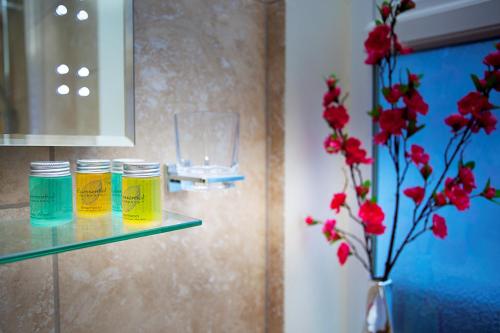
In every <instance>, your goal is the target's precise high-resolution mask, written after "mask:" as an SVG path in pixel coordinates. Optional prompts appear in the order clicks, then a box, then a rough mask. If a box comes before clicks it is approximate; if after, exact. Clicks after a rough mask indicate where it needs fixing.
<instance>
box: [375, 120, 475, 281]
mask: <svg viewBox="0 0 500 333" xmlns="http://www.w3.org/2000/svg"><path fill="white" fill-rule="evenodd" d="M472 125H473V124H472V123H471V124H469V126H468V127H467V128H466V129H465V130H464V131H463V133H462V137H461V138H460V141H459V143H458V144H457V146H456V147H455V150H454V151H453V154H452V155H451V158H450V159H449V160H448V162H447V163H446V164H445V167H444V169H443V171H442V173H441V176H440V177H439V180H438V181H437V182H436V185H435V186H434V189H433V191H432V192H431V195H430V196H429V197H428V198H427V201H426V203H425V205H424V206H423V208H422V210H421V211H420V214H419V215H418V217H417V219H415V218H413V225H412V227H411V229H410V231H409V232H408V233H407V235H406V237H405V239H404V241H403V242H402V244H401V246H400V247H399V249H398V250H397V251H396V255H395V256H394V259H393V260H392V262H391V263H390V264H389V266H388V267H386V272H385V274H384V276H388V275H389V274H390V272H391V270H392V268H393V267H394V265H395V264H396V261H397V260H398V258H399V256H400V255H401V253H402V252H403V250H404V248H405V246H406V245H407V244H408V243H409V240H410V239H411V238H412V237H413V232H414V231H415V229H416V228H417V226H418V224H419V223H420V222H421V221H422V219H423V217H424V216H427V218H426V221H428V219H429V217H430V214H431V213H432V200H433V197H432V194H434V193H435V192H436V191H437V189H438V188H439V187H440V186H441V184H442V182H443V180H444V178H445V177H446V175H447V173H448V170H449V168H450V166H451V164H452V163H453V161H454V159H455V158H456V156H457V155H458V153H459V152H460V150H461V149H462V148H463V145H464V143H465V142H466V141H467V140H468V139H469V138H470V135H471V131H470V130H471V127H472ZM426 213H427V214H426ZM424 214H426V215H424Z"/></svg>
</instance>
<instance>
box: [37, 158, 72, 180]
mask: <svg viewBox="0 0 500 333" xmlns="http://www.w3.org/2000/svg"><path fill="white" fill-rule="evenodd" d="M30 168H31V175H32V176H37V177H63V176H70V175H71V170H70V166H69V162H68V161H36V162H31V164H30Z"/></svg>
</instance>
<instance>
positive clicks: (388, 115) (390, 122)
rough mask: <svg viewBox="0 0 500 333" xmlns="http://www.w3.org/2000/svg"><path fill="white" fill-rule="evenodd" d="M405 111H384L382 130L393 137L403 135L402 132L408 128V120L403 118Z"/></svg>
mask: <svg viewBox="0 0 500 333" xmlns="http://www.w3.org/2000/svg"><path fill="white" fill-rule="evenodd" d="M403 116H404V110H403V109H392V110H387V111H382V113H381V114H380V119H379V122H380V128H381V129H382V130H383V131H385V132H387V133H390V134H393V135H401V134H403V132H402V130H403V129H404V128H406V120H405V119H404V118H403Z"/></svg>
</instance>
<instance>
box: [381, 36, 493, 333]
mask: <svg viewBox="0 0 500 333" xmlns="http://www.w3.org/2000/svg"><path fill="white" fill-rule="evenodd" d="M493 50H494V46H493V42H492V41H484V42H478V43H471V44H465V45H458V46H453V47H446V48H440V49H435V50H430V51H424V52H417V53H414V54H411V55H407V56H404V57H402V58H400V61H399V64H398V67H399V68H398V70H397V71H396V73H397V75H401V76H402V77H403V78H404V77H405V76H406V74H405V73H406V68H410V69H411V71H412V72H414V73H424V78H423V79H422V85H421V87H420V92H421V94H422V95H423V96H424V99H425V100H426V101H427V103H428V104H429V107H430V109H429V114H428V115H427V116H426V117H425V123H426V124H427V125H426V126H427V127H426V128H425V129H424V130H423V131H422V132H420V133H419V134H417V135H415V137H414V139H413V142H412V143H417V144H420V145H422V146H424V147H425V148H426V149H427V152H428V153H429V154H430V156H431V165H432V166H433V167H434V170H435V172H436V171H439V170H442V167H443V164H444V162H443V152H444V148H445V145H446V142H447V140H448V138H449V137H450V130H449V127H447V126H446V125H445V124H444V118H445V117H446V116H447V115H449V114H451V113H454V112H457V104H456V103H457V101H458V100H459V99H460V98H461V97H463V96H464V95H465V94H467V93H468V92H469V91H471V90H473V89H474V86H473V84H472V82H471V80H470V74H471V73H476V74H478V75H480V76H482V73H483V71H484V69H485V66H484V65H482V59H483V58H484V56H485V55H486V54H488V53H490V52H491V51H493ZM499 95H500V93H498V92H494V93H493V95H492V96H493V98H492V99H491V101H492V102H493V103H494V104H496V105H500V96H499ZM495 114H496V116H497V117H499V118H500V110H496V111H495ZM499 143H500V123H499V125H498V129H497V130H496V131H495V132H494V133H492V134H491V135H489V136H488V135H485V134H484V132H481V134H479V135H476V136H474V138H473V143H472V145H471V146H469V149H468V150H467V153H466V155H465V157H466V158H465V160H475V161H476V162H477V163H476V169H475V170H474V173H475V175H476V184H477V186H478V188H481V189H482V187H483V186H484V184H485V182H486V179H487V176H490V177H491V179H492V184H493V185H494V186H495V185H496V186H497V187H500V145H499ZM378 166H379V169H378V170H379V171H378V175H377V176H378V180H379V188H378V198H379V203H381V205H382V207H384V210H385V211H386V215H387V218H389V217H391V216H392V211H393V207H394V193H393V189H394V188H395V187H394V179H393V175H394V168H393V166H392V162H391V160H390V157H389V155H388V154H387V152H386V150H385V149H381V150H380V153H379V159H378ZM452 171H453V172H455V170H452ZM417 185H422V180H421V176H420V175H419V174H418V172H417V170H416V169H415V168H413V170H411V171H410V172H409V176H408V177H407V181H406V183H405V185H404V187H403V188H406V187H411V186H417ZM401 207H402V211H401V212H402V214H401V219H400V225H401V229H400V232H399V233H398V234H399V235H398V238H397V239H398V242H397V243H396V244H399V243H400V242H401V240H402V237H403V234H405V233H406V231H407V230H408V228H409V226H410V223H411V221H410V220H409V219H410V217H411V216H410V212H411V210H412V208H413V202H412V201H411V200H410V199H409V198H407V197H405V196H403V197H402V206H401ZM439 214H440V215H442V216H444V217H445V218H446V221H447V225H448V237H447V238H446V239H445V240H441V239H437V238H435V237H434V236H433V235H432V233H430V232H429V233H428V234H427V235H424V236H422V237H421V238H420V239H418V240H417V241H416V242H413V243H411V244H410V245H409V246H408V247H407V249H406V250H405V252H404V254H403V255H402V256H401V257H400V260H399V262H398V264H397V267H396V269H395V270H394V271H393V274H392V279H393V281H394V311H395V312H394V318H395V326H396V332H405V333H406V332H428V333H431V332H500V206H498V205H495V204H492V203H490V202H488V201H486V200H484V199H482V198H478V199H474V200H473V201H472V205H471V208H470V209H469V210H467V211H465V212H458V211H457V210H456V209H455V208H454V207H447V208H444V209H442V210H441V211H440V212H439ZM386 224H387V225H388V226H389V225H392V222H390V221H388V220H386ZM390 231H391V230H390V229H388V230H387V233H386V235H384V236H383V237H381V238H380V239H379V242H378V252H377V264H378V268H379V271H380V270H381V269H382V268H383V263H384V260H385V255H386V253H387V247H388V243H389V239H388V238H389V237H388V235H389V232H390Z"/></svg>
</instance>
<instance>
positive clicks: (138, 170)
mask: <svg viewBox="0 0 500 333" xmlns="http://www.w3.org/2000/svg"><path fill="white" fill-rule="evenodd" d="M123 175H124V176H126V177H157V176H159V175H160V163H149V162H133V163H125V164H123Z"/></svg>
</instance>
